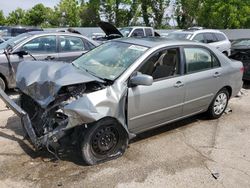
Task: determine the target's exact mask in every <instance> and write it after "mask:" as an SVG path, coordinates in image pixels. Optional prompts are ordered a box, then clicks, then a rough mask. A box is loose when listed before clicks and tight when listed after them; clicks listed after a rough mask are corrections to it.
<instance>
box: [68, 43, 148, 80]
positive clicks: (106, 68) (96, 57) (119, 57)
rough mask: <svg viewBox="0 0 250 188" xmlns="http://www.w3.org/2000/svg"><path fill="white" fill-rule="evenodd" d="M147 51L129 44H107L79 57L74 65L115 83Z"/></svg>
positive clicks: (145, 48) (144, 48)
mask: <svg viewBox="0 0 250 188" xmlns="http://www.w3.org/2000/svg"><path fill="white" fill-rule="evenodd" d="M147 49H148V48H147V47H144V46H138V45H133V44H129V43H123V42H114V41H113V42H107V43H105V44H103V45H101V46H99V47H97V48H95V49H93V50H91V51H90V52H88V53H87V54H85V55H83V56H81V57H79V58H78V59H76V60H75V61H73V64H74V65H75V66H76V67H78V68H79V69H83V70H85V71H87V72H89V73H90V74H92V75H94V76H96V77H99V78H101V79H107V80H112V81H114V80H115V79H116V78H118V77H119V76H120V75H121V74H122V73H123V72H124V71H125V70H126V69H127V68H128V67H129V66H130V65H131V64H133V63H134V62H135V61H136V60H137V59H138V58H139V57H140V56H141V55H142V54H144V53H145V51H146V50H147Z"/></svg>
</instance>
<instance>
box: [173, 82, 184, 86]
mask: <svg viewBox="0 0 250 188" xmlns="http://www.w3.org/2000/svg"><path fill="white" fill-rule="evenodd" d="M183 86H184V83H183V82H181V81H178V82H176V83H175V85H174V87H176V88H180V87H183Z"/></svg>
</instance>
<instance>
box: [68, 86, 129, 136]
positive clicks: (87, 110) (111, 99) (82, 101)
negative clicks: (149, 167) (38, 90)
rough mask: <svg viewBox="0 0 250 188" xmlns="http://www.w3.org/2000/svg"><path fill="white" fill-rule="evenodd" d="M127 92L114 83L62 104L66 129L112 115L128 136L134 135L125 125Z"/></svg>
mask: <svg viewBox="0 0 250 188" xmlns="http://www.w3.org/2000/svg"><path fill="white" fill-rule="evenodd" d="M127 92H128V89H127V87H124V88H123V89H118V88H116V87H115V85H113V86H108V87H106V88H105V89H102V90H99V91H96V92H92V93H88V94H84V95H83V96H82V97H80V98H79V99H77V100H74V101H73V102H71V103H70V104H68V105H66V106H64V108H63V111H64V113H65V114H66V115H67V116H68V117H69V122H68V125H67V127H66V129H69V128H73V127H75V126H77V125H82V124H88V123H92V122H95V121H98V120H100V119H102V118H105V117H112V118H115V119H116V120H118V121H119V123H120V124H121V125H122V126H123V127H124V129H125V130H126V131H127V133H128V134H129V136H130V138H131V137H134V135H132V134H130V133H129V131H128V127H127V125H126V114H125V108H126V99H127Z"/></svg>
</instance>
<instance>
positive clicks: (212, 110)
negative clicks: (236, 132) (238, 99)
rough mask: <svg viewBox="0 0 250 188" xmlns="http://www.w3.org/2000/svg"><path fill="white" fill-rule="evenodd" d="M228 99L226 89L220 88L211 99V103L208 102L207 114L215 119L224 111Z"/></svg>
mask: <svg viewBox="0 0 250 188" xmlns="http://www.w3.org/2000/svg"><path fill="white" fill-rule="evenodd" d="M228 100H229V93H228V90H227V89H225V88H224V89H222V90H220V91H219V92H218V93H217V94H216V96H215V98H214V99H213V101H212V103H211V104H210V106H209V108H208V111H207V113H208V116H209V117H210V118H211V119H217V118H219V117H221V115H222V114H223V113H224V111H225V110H226V108H227V104H228Z"/></svg>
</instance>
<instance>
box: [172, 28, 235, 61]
mask: <svg viewBox="0 0 250 188" xmlns="http://www.w3.org/2000/svg"><path fill="white" fill-rule="evenodd" d="M167 38H171V39H178V40H183V39H188V40H193V41H197V42H202V43H206V44H209V45H212V46H214V47H216V48H217V49H218V50H219V51H221V52H222V53H224V54H225V55H226V56H230V53H231V51H230V48H231V42H230V41H229V39H228V38H227V36H226V35H225V34H224V33H222V32H220V31H218V30H213V29H203V28H201V27H192V28H189V29H187V30H178V31H174V32H171V33H169V34H168V35H167Z"/></svg>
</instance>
